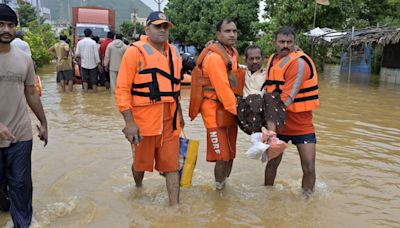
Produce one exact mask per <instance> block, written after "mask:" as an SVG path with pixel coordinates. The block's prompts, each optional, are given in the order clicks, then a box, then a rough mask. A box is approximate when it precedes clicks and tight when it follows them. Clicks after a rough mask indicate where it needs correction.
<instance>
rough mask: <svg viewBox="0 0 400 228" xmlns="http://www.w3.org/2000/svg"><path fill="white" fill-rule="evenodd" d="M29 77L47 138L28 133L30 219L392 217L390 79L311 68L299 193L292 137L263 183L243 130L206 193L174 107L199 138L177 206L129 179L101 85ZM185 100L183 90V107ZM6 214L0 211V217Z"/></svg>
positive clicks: (394, 160) (178, 223) (150, 179)
mask: <svg viewBox="0 0 400 228" xmlns="http://www.w3.org/2000/svg"><path fill="white" fill-rule="evenodd" d="M40 75H41V78H42V81H43V87H44V91H43V96H42V102H43V104H44V107H45V111H46V114H47V118H48V123H49V132H50V133H49V135H50V137H49V144H48V146H47V147H46V148H43V146H42V144H41V143H40V142H39V141H38V140H37V139H36V138H35V139H34V148H33V155H32V163H33V166H32V175H33V183H34V194H33V207H34V219H35V222H34V225H33V226H34V227H186V226H191V227H193V226H194V227H217V226H218V227H399V226H400V121H399V117H400V105H399V101H400V87H399V86H396V85H393V84H387V83H382V82H379V81H378V80H377V78H376V76H375V77H374V76H372V77H368V76H362V75H361V76H360V75H352V76H351V78H350V82H348V80H347V76H346V75H340V74H339V72H338V70H337V67H336V66H327V68H326V70H325V72H324V74H321V75H320V98H321V104H322V106H321V107H320V108H319V109H318V110H317V111H315V114H314V120H315V125H316V129H317V137H318V144H317V159H316V169H317V183H316V191H315V195H314V196H313V197H312V198H311V199H308V200H306V199H305V198H304V197H303V196H302V194H301V191H300V184H301V183H300V182H301V176H302V172H301V167H300V161H299V156H298V154H297V151H296V149H295V147H294V146H293V145H290V146H289V147H288V149H287V151H286V152H285V155H284V158H283V161H282V163H281V166H280V168H279V171H278V176H277V179H276V184H275V186H274V187H265V186H263V180H264V176H263V175H264V167H265V165H264V164H262V163H261V162H260V161H257V160H252V159H249V158H246V157H245V156H244V154H243V153H244V151H245V150H246V149H247V148H248V146H249V143H250V142H249V137H248V136H247V135H245V134H244V133H243V132H240V133H239V139H238V154H237V159H236V160H235V163H234V167H233V171H232V175H231V177H230V178H229V181H228V184H227V189H226V191H225V193H224V195H223V196H220V195H218V194H216V192H215V190H214V181H213V164H210V163H206V162H205V140H204V139H205V129H204V127H203V124H202V120H201V118H197V119H196V120H195V121H193V122H189V120H188V118H187V116H185V117H186V128H185V132H186V135H187V136H188V137H189V138H193V139H197V140H200V150H199V157H198V162H197V167H196V170H195V174H194V177H193V187H192V188H189V189H182V190H181V204H180V205H179V206H178V207H172V208H171V207H169V206H168V197H167V194H166V189H165V181H164V179H163V177H161V176H160V175H158V174H157V173H146V175H145V180H144V187H143V188H142V189H136V188H135V186H134V182H133V178H132V176H131V171H130V164H131V151H130V145H129V144H128V143H127V141H126V140H125V138H124V136H123V134H122V132H121V129H122V128H123V125H124V122H123V120H122V116H121V114H120V113H119V112H118V110H117V108H116V107H115V104H114V98H113V96H112V95H111V94H110V92H109V91H106V90H104V89H103V88H101V89H100V92H99V93H96V94H83V93H82V90H81V88H80V86H78V85H75V87H74V89H75V91H74V92H73V93H69V94H66V93H61V92H60V91H59V90H58V89H57V86H56V84H55V72H54V67H53V66H47V67H45V68H43V69H41V71H40ZM188 99H189V90H188V89H187V88H186V89H183V91H182V105H183V109H184V110H185V111H186V112H187V108H188ZM32 119H34V121H33V123H34V124H36V123H37V121H36V120H35V118H33V115H32ZM35 134H36V133H35ZM9 220H10V217H9V215H8V214H7V213H2V214H0V225H6V226H10V223H9ZM7 223H8V224H7Z"/></svg>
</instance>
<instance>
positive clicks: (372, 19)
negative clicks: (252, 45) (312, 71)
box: [258, 0, 400, 65]
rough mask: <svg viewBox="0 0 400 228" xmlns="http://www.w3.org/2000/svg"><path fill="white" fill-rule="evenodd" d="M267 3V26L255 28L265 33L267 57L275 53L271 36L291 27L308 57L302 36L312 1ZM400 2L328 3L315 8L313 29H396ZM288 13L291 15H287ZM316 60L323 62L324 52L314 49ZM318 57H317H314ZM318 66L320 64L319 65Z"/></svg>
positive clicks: (268, 0)
mask: <svg viewBox="0 0 400 228" xmlns="http://www.w3.org/2000/svg"><path fill="white" fill-rule="evenodd" d="M264 1H265V3H266V7H265V12H266V13H265V15H264V18H265V19H266V22H264V23H261V24H259V25H258V28H261V29H262V30H263V31H265V32H266V36H264V37H263V38H262V39H261V40H259V41H258V43H259V44H260V45H262V47H263V48H264V49H265V50H268V51H267V52H268V53H271V52H273V51H274V49H273V46H272V41H273V37H274V34H273V32H274V31H276V29H277V28H278V27H280V26H282V25H290V26H293V27H294V28H295V29H296V31H297V33H298V39H297V41H298V44H299V46H300V47H301V48H302V49H303V50H305V51H306V53H311V46H310V45H309V44H308V42H307V39H306V38H305V37H304V36H303V35H302V34H303V33H304V32H306V31H309V30H311V29H312V28H313V19H314V7H315V1H314V0H307V1H291V0H264ZM396 2H399V0H330V5H329V6H323V5H318V4H317V14H316V23H315V26H316V27H329V28H333V29H337V30H343V29H351V27H352V26H354V27H355V28H365V27H368V26H376V25H377V24H380V25H387V26H399V25H400V19H399V17H398V15H399V14H400V7H399V4H398V3H396ZM288 12H290V13H288ZM316 48H317V50H314V52H315V54H316V55H315V58H316V59H314V60H316V62H317V64H318V62H320V63H321V62H322V60H324V59H326V58H325V55H326V53H327V49H326V48H324V47H316ZM317 53H318V54H317ZM320 65H321V64H320Z"/></svg>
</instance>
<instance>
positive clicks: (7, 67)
mask: <svg viewBox="0 0 400 228" xmlns="http://www.w3.org/2000/svg"><path fill="white" fill-rule="evenodd" d="M17 24H18V20H17V15H16V14H15V12H14V11H13V10H12V9H11V8H10V7H9V6H7V5H5V4H0V60H1V61H0V206H1V207H0V209H2V210H10V213H11V217H12V220H13V222H14V226H15V227H28V226H29V224H30V223H31V220H32V177H31V153H32V127H31V121H30V118H29V114H28V110H27V107H26V104H28V105H29V107H30V108H31V109H32V111H33V113H34V114H35V115H36V117H37V118H38V119H39V121H40V124H41V126H40V127H39V126H38V130H39V138H40V139H41V140H43V141H44V142H45V145H46V144H47V139H48V133H47V121H46V116H45V114H44V111H43V107H42V103H41V101H40V98H39V95H38V94H37V91H36V89H35V86H34V84H35V79H34V77H35V72H34V68H33V62H32V59H31V57H30V56H28V55H27V54H25V53H24V52H22V51H21V50H19V49H18V48H16V47H13V46H12V45H11V44H10V43H11V41H12V40H13V39H14V38H15V34H16V26H17ZM8 199H9V201H10V202H11V203H10V204H9V205H8V204H7V202H8Z"/></svg>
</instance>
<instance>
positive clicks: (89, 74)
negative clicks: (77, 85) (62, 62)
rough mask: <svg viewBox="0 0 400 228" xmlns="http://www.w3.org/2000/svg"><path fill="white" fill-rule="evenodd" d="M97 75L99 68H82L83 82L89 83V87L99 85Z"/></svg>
mask: <svg viewBox="0 0 400 228" xmlns="http://www.w3.org/2000/svg"><path fill="white" fill-rule="evenodd" d="M97 74H98V71H97V68H94V69H86V68H83V67H82V68H81V75H82V81H83V82H86V83H88V84H89V85H97Z"/></svg>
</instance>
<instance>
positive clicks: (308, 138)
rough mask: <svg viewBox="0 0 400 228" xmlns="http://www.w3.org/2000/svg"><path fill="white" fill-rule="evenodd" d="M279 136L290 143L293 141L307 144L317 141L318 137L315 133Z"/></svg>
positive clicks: (295, 143)
mask: <svg viewBox="0 0 400 228" xmlns="http://www.w3.org/2000/svg"><path fill="white" fill-rule="evenodd" d="M278 138H279V139H280V140H282V141H285V142H286V143H288V142H289V141H292V144H294V145H297V144H307V143H317V137H316V135H315V133H311V134H305V135H278Z"/></svg>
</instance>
